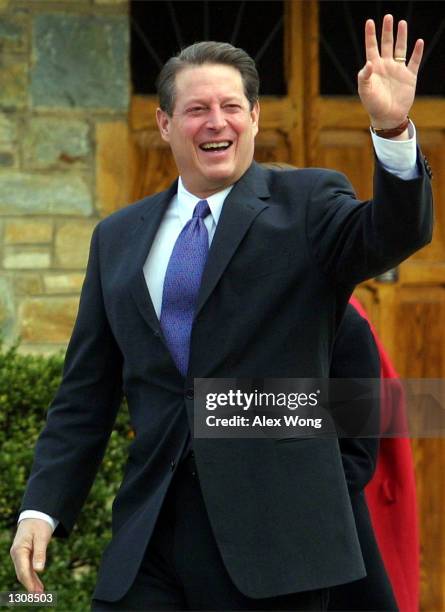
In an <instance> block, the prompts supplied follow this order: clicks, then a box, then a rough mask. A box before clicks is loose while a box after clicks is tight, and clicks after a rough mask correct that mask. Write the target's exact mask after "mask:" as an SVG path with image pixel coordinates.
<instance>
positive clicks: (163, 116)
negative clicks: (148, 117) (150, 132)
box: [156, 108, 171, 142]
mask: <svg viewBox="0 0 445 612" xmlns="http://www.w3.org/2000/svg"><path fill="white" fill-rule="evenodd" d="M156 121H157V122H158V128H159V132H160V134H161V138H162V140H165V142H170V122H171V117H170V116H169V115H168V114H167V113H166V112H165V111H163V110H162V108H157V109H156Z"/></svg>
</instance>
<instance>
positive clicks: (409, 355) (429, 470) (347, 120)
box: [303, 1, 445, 611]
mask: <svg viewBox="0 0 445 612" xmlns="http://www.w3.org/2000/svg"><path fill="white" fill-rule="evenodd" d="M303 4H304V6H303V23H304V26H303V29H304V31H305V32H307V33H309V36H308V40H309V46H308V47H305V53H306V56H305V57H306V59H305V62H304V66H305V68H307V71H306V72H305V74H304V77H305V78H304V82H305V84H306V97H305V101H304V124H305V126H307V127H306V130H305V160H306V164H307V165H310V166H322V167H330V168H334V169H336V170H340V171H342V172H344V173H345V174H346V175H347V176H348V177H349V178H350V180H351V182H352V184H353V185H354V187H355V189H356V191H357V194H358V196H359V197H360V198H368V197H370V195H371V193H372V168H373V151H372V145H371V139H370V135H369V129H368V119H367V116H366V115H365V112H364V111H363V109H362V107H361V104H360V101H359V100H358V98H356V97H353V96H350V97H339V96H335V97H328V96H322V95H320V79H319V69H320V61H319V52H320V28H319V15H318V13H319V4H318V3H317V2H315V1H312V2H307V3H306V2H305V3H303ZM420 78H421V77H420ZM411 116H412V119H413V121H414V123H415V125H416V127H417V132H418V138H419V141H420V143H421V146H422V150H423V152H424V153H425V155H426V156H427V158H428V160H429V161H430V163H431V165H432V166H433V169H434V170H433V171H434V174H435V179H434V181H433V190H434V198H435V202H436V229H435V233H434V239H433V242H432V244H431V245H429V246H428V247H426V248H424V249H423V250H422V251H420V252H419V253H416V254H415V255H414V256H412V257H411V258H410V259H409V260H408V261H406V262H404V263H403V264H402V265H401V266H400V267H399V269H398V270H397V274H396V275H395V276H394V277H393V278H392V280H391V279H390V282H388V281H386V282H384V280H383V279H382V281H379V280H372V281H369V282H367V283H364V284H363V285H362V286H361V287H359V288H358V289H357V291H356V293H357V297H358V298H359V299H361V301H362V303H363V304H364V306H365V307H366V308H367V310H368V312H369V314H370V316H371V319H372V321H373V323H374V324H375V326H376V328H377V330H378V332H379V334H380V337H381V338H382V340H383V343H384V345H385V347H386V348H387V350H388V352H389V354H390V356H391V358H392V359H393V361H394V364H395V366H396V368H397V370H398V372H399V374H400V376H401V377H404V378H443V377H444V376H445V354H444V347H445V302H444V300H445V229H444V228H445V209H444V207H443V206H441V202H442V201H443V199H444V196H445V179H444V176H445V175H444V170H445V158H444V156H443V151H444V145H445V140H444V138H445V100H444V99H443V98H428V97H420V98H418V99H417V101H416V103H415V106H414V109H413V112H412V114H411ZM412 448H413V452H414V460H415V468H416V482H417V494H418V506H419V516H420V538H421V603H420V605H421V609H422V610H425V611H427V610H428V611H432V610H444V609H445V536H444V533H445V512H444V508H445V470H444V467H445V440H444V439H421V438H420V439H415V440H413V441H412Z"/></svg>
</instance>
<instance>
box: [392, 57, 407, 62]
mask: <svg viewBox="0 0 445 612" xmlns="http://www.w3.org/2000/svg"><path fill="white" fill-rule="evenodd" d="M394 61H395V62H403V63H405V62H406V57H397V56H395V57H394Z"/></svg>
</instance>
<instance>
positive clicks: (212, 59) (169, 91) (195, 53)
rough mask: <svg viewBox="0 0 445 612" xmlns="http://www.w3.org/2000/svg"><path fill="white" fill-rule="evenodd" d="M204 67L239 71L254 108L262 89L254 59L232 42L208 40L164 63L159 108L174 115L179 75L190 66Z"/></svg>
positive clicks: (188, 48)
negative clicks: (224, 66) (228, 68)
mask: <svg viewBox="0 0 445 612" xmlns="http://www.w3.org/2000/svg"><path fill="white" fill-rule="evenodd" d="M202 64H225V65H226V66H232V67H233V68H235V69H236V70H238V71H239V73H240V74H241V78H242V80H243V86H244V94H245V96H246V98H247V99H248V100H249V104H250V109H252V108H253V105H254V104H255V102H256V101H257V100H258V92H259V86H260V79H259V76H258V71H257V69H256V66H255V62H254V60H253V59H252V58H251V57H250V55H248V54H247V53H246V52H245V51H244V50H243V49H239V48H238V47H234V46H233V45H230V44H229V43H224V42H214V41H204V42H198V43H195V44H194V45H190V46H189V47H186V48H185V49H183V50H182V51H181V52H180V53H178V55H175V56H174V57H171V58H170V59H169V60H168V61H167V62H166V63H165V64H164V66H163V68H162V70H161V72H160V73H159V76H158V78H157V80H156V88H157V91H158V96H159V105H160V107H161V108H162V110H163V111H165V112H166V113H167V114H168V115H170V116H172V114H173V109H174V107H175V98H176V90H175V81H176V75H177V74H178V73H179V72H180V71H181V70H183V69H184V68H187V67H188V66H201V65H202Z"/></svg>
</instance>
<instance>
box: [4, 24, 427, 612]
mask: <svg viewBox="0 0 445 612" xmlns="http://www.w3.org/2000/svg"><path fill="white" fill-rule="evenodd" d="M365 37H366V49H367V63H366V65H365V67H364V68H363V69H362V70H361V71H360V73H359V77H358V78H359V93H360V95H361V98H362V101H363V104H364V105H365V108H366V109H367V111H368V113H369V115H370V118H371V125H372V126H373V129H374V131H375V132H376V133H375V134H373V139H374V142H378V141H379V142H380V145H378V144H375V147H376V148H377V149H379V150H378V151H377V155H378V158H379V160H380V161H378V162H377V164H376V175H375V189H374V198H373V200H371V201H369V202H359V201H357V200H356V198H355V195H354V193H353V191H352V189H351V186H350V185H349V183H348V181H347V180H346V179H345V178H344V177H343V176H342V175H340V174H338V173H336V172H330V171H326V170H318V169H307V170H296V171H289V172H279V171H278V172H276V171H273V170H264V169H262V168H261V167H259V166H258V165H257V164H255V163H253V162H252V159H253V153H254V140H255V136H256V133H257V131H258V118H259V104H258V77H257V73H256V69H255V65H254V62H253V61H252V60H251V58H249V56H247V54H245V53H244V52H243V51H242V50H240V49H235V48H233V47H232V46H231V45H228V44H225V43H198V44H196V45H192V46H191V47H189V48H187V49H185V50H183V51H182V52H181V54H180V55H179V57H176V58H172V59H171V60H169V62H167V64H166V65H165V66H164V69H163V70H162V72H161V75H160V78H159V83H158V89H159V97H160V109H158V111H157V118H158V124H159V129H160V132H161V136H162V138H163V139H164V140H165V141H167V142H168V143H169V144H170V146H171V149H172V152H173V155H174V157H175V160H176V163H177V166H178V170H179V174H180V178H179V180H178V181H176V182H175V183H174V184H173V185H172V186H171V187H170V188H169V189H168V190H167V191H165V192H163V193H161V194H157V195H154V196H151V197H148V198H144V199H143V200H141V201H140V202H138V203H136V204H134V205H132V206H130V207H127V208H125V209H123V210H121V211H119V212H118V213H116V214H114V215H112V216H111V217H109V218H107V219H105V220H104V221H102V222H101V223H99V225H98V226H97V228H96V230H95V232H94V234H93V237H92V243H91V250H90V257H89V262H88V268H87V273H86V278H85V283H84V287H83V290H82V296H81V301H80V306H79V313H78V317H77V321H76V324H75V327H74V331H73V335H72V338H71V341H70V345H69V347H68V351H67V357H66V364H65V370H64V377H63V381H62V384H61V386H60V388H59V391H58V393H57V395H56V398H55V400H54V403H53V405H52V407H51V409H50V411H49V415H48V421H47V425H46V427H45V429H44V431H43V432H42V434H41V436H40V438H39V441H38V443H37V447H36V455H35V462H34V466H33V469H32V474H31V477H30V480H29V484H28V487H27V490H26V493H25V496H24V500H23V503H22V510H23V513H22V515H21V517H20V518H21V519H22V520H20V523H19V527H18V530H17V534H16V538H15V541H14V544H13V546H12V551H11V554H12V556H13V559H14V562H15V566H16V571H17V575H18V578H19V580H20V581H21V582H22V583H23V584H24V585H25V587H26V588H27V589H29V590H41V589H42V588H43V585H42V583H41V581H40V578H39V577H38V575H37V573H36V571H38V570H39V568H41V567H42V565H43V564H44V558H45V550H46V546H47V543H48V541H49V539H50V537H51V533H52V527H51V526H50V521H54V522H53V525H54V527H55V535H61V536H63V535H67V534H68V533H69V532H70V530H71V529H72V526H73V523H74V521H75V519H76V516H77V514H78V512H79V511H80V508H81V506H82V503H83V501H84V499H85V496H86V495H87V493H88V490H89V488H90V486H91V482H92V480H93V478H94V474H95V472H96V469H97V467H98V465H99V463H100V460H101V458H102V456H103V452H104V449H105V446H106V443H107V440H108V436H109V434H110V431H111V428H112V425H113V422H114V418H115V414H116V410H117V408H118V406H119V403H120V399H121V395H122V392H123V393H124V394H125V395H126V397H127V400H128V406H129V411H130V416H131V421H132V425H133V428H134V430H135V433H136V436H135V440H134V441H133V443H132V445H131V447H130V450H129V457H128V463H127V466H126V470H125V475H124V479H123V482H122V486H121V488H120V490H119V493H118V495H117V497H116V500H115V503H114V505H113V538H112V541H111V543H110V545H109V546H108V547H107V549H106V551H105V553H104V555H103V558H102V564H101V568H100V571H99V577H98V582H97V586H96V590H95V594H94V598H95V602H94V604H93V605H94V607H95V609H97V610H109V609H120V610H123V609H126V610H128V609H145V610H160V609H176V610H181V609H324V608H325V607H326V600H327V588H328V587H329V586H331V585H334V584H340V583H342V582H343V583H344V582H348V581H353V580H358V579H360V578H361V577H363V576H364V575H365V568H364V565H363V560H362V556H361V552H360V546H359V542H358V539H357V533H356V529H355V523H354V517H353V514H352V510H351V506H350V501H349V497H348V492H347V486H346V482H345V477H344V472H343V469H342V464H341V457H340V452H339V448H338V443H337V441H336V440H333V439H330V440H322V439H320V438H313V439H305V440H300V439H292V440H289V439H287V440H282V441H275V440H273V439H271V438H268V439H256V440H253V439H252V440H240V439H230V438H221V439H217V440H215V439H213V440H209V439H205V438H193V436H191V434H190V431H191V430H192V431H193V410H194V405H193V381H194V378H249V377H256V378H258V377H260V378H268V377H271V378H277V377H287V378H292V377H300V378H310V377H315V378H321V377H327V376H328V375H329V359H330V352H331V347H332V343H333V340H334V337H335V332H336V327H337V325H338V323H339V321H340V320H341V317H342V315H343V312H344V309H345V307H346V304H347V302H348V299H349V296H350V294H351V291H352V289H353V286H354V284H355V283H357V282H360V281H361V280H363V279H364V278H366V277H369V276H373V275H375V274H377V273H379V272H381V271H382V270H384V269H386V268H388V267H392V266H394V265H396V264H397V263H398V262H399V261H401V260H402V259H404V258H405V257H407V256H408V255H410V254H411V253H412V252H413V251H415V250H416V249H418V248H420V247H422V246H423V245H424V244H426V243H427V242H428V241H429V240H430V238H431V224H432V218H431V189H430V181H429V177H428V175H427V168H426V165H425V162H424V159H423V157H422V156H421V154H420V152H417V153H416V146H415V131H414V127H413V126H412V124H410V123H409V120H408V118H407V115H408V111H409V109H410V107H411V104H412V102H413V99H414V94H415V84H416V75H417V70H418V67H419V64H420V60H421V56H422V46H423V43H422V42H421V41H417V43H416V45H415V48H414V51H413V54H412V56H411V59H410V61H409V63H408V64H407V65H406V64H405V55H406V45H407V26H406V22H400V24H399V26H398V34H397V40H396V43H395V47H394V41H393V20H392V17H391V16H386V17H385V20H384V26H383V35H382V51H381V55H380V53H379V50H378V45H377V41H376V36H375V26H374V23H373V22H372V21H369V22H367V24H366V31H365ZM392 139H396V140H401V141H403V142H392ZM382 143H383V144H382ZM395 148H397V151H398V153H397V154H396V153H395ZM402 149H403V152H402ZM399 153H400V154H401V155H399ZM395 158H398V159H399V161H397V159H395ZM400 159H402V160H403V161H400ZM209 245H210V249H209V250H208V252H207V249H208V247H209ZM36 512H37V513H38V514H37V515H36ZM36 517H37V518H36Z"/></svg>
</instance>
